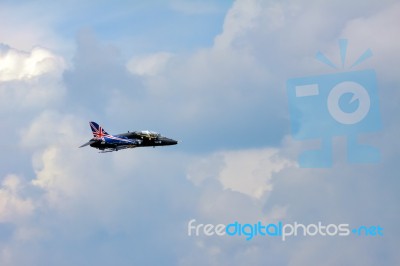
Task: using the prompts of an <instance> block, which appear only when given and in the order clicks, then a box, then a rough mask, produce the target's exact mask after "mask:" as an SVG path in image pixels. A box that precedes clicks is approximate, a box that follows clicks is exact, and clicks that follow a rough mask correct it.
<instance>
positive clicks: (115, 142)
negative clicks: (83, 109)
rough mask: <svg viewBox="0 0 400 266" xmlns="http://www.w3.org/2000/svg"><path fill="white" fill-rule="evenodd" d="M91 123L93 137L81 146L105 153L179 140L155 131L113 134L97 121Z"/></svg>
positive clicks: (160, 144) (171, 143) (168, 143)
mask: <svg viewBox="0 0 400 266" xmlns="http://www.w3.org/2000/svg"><path fill="white" fill-rule="evenodd" d="M89 125H90V128H91V129H92V132H93V138H92V139H90V140H89V141H88V142H86V143H85V144H83V145H81V146H80V147H79V148H82V147H85V146H87V145H90V147H93V148H96V149H99V150H100V152H102V153H103V152H113V151H118V150H123V149H129V148H136V147H151V146H153V147H155V146H167V145H175V144H178V141H176V140H173V139H170V138H166V137H163V136H161V135H160V134H158V133H157V132H153V131H148V130H142V131H133V132H129V131H128V132H127V133H122V134H117V135H111V134H108V133H107V132H106V131H105V130H104V128H103V127H101V126H99V125H98V124H97V123H96V122H89Z"/></svg>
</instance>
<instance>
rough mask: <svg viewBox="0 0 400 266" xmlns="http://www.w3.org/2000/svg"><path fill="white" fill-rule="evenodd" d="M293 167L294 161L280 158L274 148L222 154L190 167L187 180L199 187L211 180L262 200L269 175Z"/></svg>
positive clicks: (266, 191)
mask: <svg viewBox="0 0 400 266" xmlns="http://www.w3.org/2000/svg"><path fill="white" fill-rule="evenodd" d="M294 165H295V162H293V161H291V160H289V159H287V158H284V157H282V156H281V155H280V151H279V150H278V149H274V148H264V149H252V150H238V151H225V152H220V153H217V154H213V155H210V156H209V157H207V158H202V159H201V160H200V161H199V162H196V163H194V165H191V166H190V167H189V173H188V179H189V180H192V181H193V182H194V183H195V184H201V183H203V182H204V181H206V179H207V178H215V179H217V180H218V181H219V182H220V183H221V185H222V187H223V189H229V190H232V191H237V192H240V193H243V194H245V195H247V196H249V197H251V198H254V199H265V194H266V193H268V192H270V191H271V190H272V187H273V185H272V180H271V179H272V176H273V174H275V173H278V172H280V171H281V170H282V169H284V168H285V167H292V166H294Z"/></svg>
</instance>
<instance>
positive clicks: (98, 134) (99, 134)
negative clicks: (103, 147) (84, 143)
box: [89, 121, 109, 139]
mask: <svg viewBox="0 0 400 266" xmlns="http://www.w3.org/2000/svg"><path fill="white" fill-rule="evenodd" d="M89 125H90V129H91V130H92V133H93V137H94V138H95V139H101V138H103V137H104V136H106V135H109V134H108V133H107V132H106V131H105V130H104V128H102V127H101V126H99V124H97V123H96V122H93V121H92V122H89Z"/></svg>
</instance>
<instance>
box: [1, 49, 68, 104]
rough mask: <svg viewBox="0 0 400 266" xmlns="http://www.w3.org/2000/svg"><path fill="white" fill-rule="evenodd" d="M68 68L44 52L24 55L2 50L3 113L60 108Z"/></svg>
mask: <svg viewBox="0 0 400 266" xmlns="http://www.w3.org/2000/svg"><path fill="white" fill-rule="evenodd" d="M65 68H66V64H65V62H64V59H63V58H62V57H60V56H57V55H55V54H53V53H52V52H50V51H48V50H46V49H44V48H40V47H37V48H34V49H32V50H31V51H29V52H24V51H20V50H17V49H14V48H11V47H8V46H5V45H2V46H0V82H1V83H0V109H13V108H14V109H15V108H16V107H19V108H21V109H25V108H43V107H45V106H54V105H57V103H59V102H60V100H61V99H62V97H63V96H64V93H65V88H64V87H63V85H62V84H61V79H62V73H63V71H64V70H65ZM18 111H19V110H18Z"/></svg>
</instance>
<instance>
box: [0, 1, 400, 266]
mask: <svg viewBox="0 0 400 266" xmlns="http://www.w3.org/2000/svg"><path fill="white" fill-rule="evenodd" d="M399 14H400V5H399V3H397V2H396V1H391V0H386V1H373V0H371V1H352V2H351V3H349V2H348V1H324V2H322V1H313V0H307V1H302V2H301V3H299V2H298V1H281V2H280V1H258V0H249V1H244V0H237V1H181V0H176V1H175V0H171V1H141V2H129V1H117V2H113V3H110V2H109V1H96V3H95V2H94V1H63V2H57V3H56V2H51V1H45V0H42V1H34V2H31V1H3V2H2V3H1V4H0V43H2V45H1V46H0V117H1V121H2V130H1V132H0V136H1V139H3V143H2V144H1V149H2V151H3V152H2V153H1V154H0V162H1V163H0V265H12V266H14V265H16V266H19V265H160V264H163V265H266V264H268V265H270V264H273V265H321V264H322V265H377V264H381V265H398V264H399V263H400V256H399V253H398V252H397V250H398V246H399V241H398V237H399V233H400V231H399V229H398V226H397V225H398V223H399V219H400V217H399V206H398V202H399V195H398V192H397V190H398V189H397V188H398V185H399V181H398V175H397V174H396V173H397V167H396V166H397V164H398V157H399V152H398V151H399V148H400V147H399V142H398V141H397V140H398V133H399V130H400V128H399V123H398V121H399V120H398V118H397V114H398V113H399V111H400V110H399V106H398V100H399V97H400V93H399V90H398V88H399V85H400V79H399V75H398V69H399V68H398V65H399V62H400V51H399V49H400V48H399V47H400V38H399V36H400V35H399V29H398V26H397V25H399V22H400V21H399V18H400V16H399ZM342 38H345V39H347V40H348V50H347V55H348V57H347V58H348V62H353V61H354V60H356V59H357V58H358V57H359V56H360V55H361V54H362V53H363V52H364V51H365V50H366V49H371V51H372V52H373V57H371V58H369V59H368V60H366V61H365V62H363V63H362V64H360V65H359V66H357V67H355V68H354V69H353V70H354V71H359V70H364V69H374V70H375V72H376V75H377V85H378V93H379V103H380V114H381V119H382V124H383V127H382V130H380V131H378V132H373V133H370V134H364V135H362V136H360V137H361V140H362V141H364V142H366V143H370V144H372V145H374V146H375V147H377V148H378V149H379V150H380V152H381V155H382V160H381V161H380V162H379V163H375V164H349V163H348V162H347V160H346V138H345V136H337V137H335V138H334V139H333V147H334V148H333V166H332V167H331V168H324V169H313V168H311V169H304V168H299V165H298V163H297V158H298V156H299V154H300V153H301V151H304V150H307V149H309V148H312V147H315V146H316V145H318V143H317V142H316V141H314V142H313V141H309V142H302V141H295V140H294V139H293V137H292V136H291V135H290V113H289V106H288V104H289V101H288V95H287V94H286V81H287V80H288V79H289V78H293V77H303V76H315V75H323V74H335V73H337V70H335V69H332V68H329V67H328V66H326V65H323V64H322V63H321V62H319V61H318V60H315V54H316V53H317V52H318V51H321V52H323V53H324V54H326V55H327V57H329V58H330V59H331V60H332V61H333V62H334V63H340V53H339V48H338V40H339V39H342ZM340 71H347V69H346V68H345V69H344V70H340ZM92 120H93V121H96V122H98V123H99V124H101V125H102V126H104V127H105V129H106V130H107V131H108V132H109V133H121V132H125V131H128V130H142V129H148V130H154V131H158V132H160V133H162V134H164V135H166V136H168V137H172V138H175V139H178V140H179V141H180V143H179V144H178V145H177V146H173V147H163V148H157V149H144V148H143V149H134V150H124V151H119V152H115V153H108V154H98V153H97V151H96V150H94V149H91V148H88V147H87V148H85V149H78V148H77V147H78V146H79V145H81V144H82V143H84V142H86V141H87V140H88V139H89V138H90V137H91V134H90V129H89V126H88V121H92ZM191 219H196V220H197V221H198V223H214V224H219V223H230V222H233V221H241V222H250V223H256V222H258V221H264V222H266V223H267V222H277V221H283V222H288V223H289V222H294V221H298V222H303V223H316V222H318V221H322V222H325V223H349V224H352V225H380V226H382V227H384V228H385V229H384V230H385V231H384V232H385V235H384V236H383V237H375V238H368V237H361V238H356V237H348V238H341V237H332V238H326V237H298V238H292V239H290V241H285V242H282V241H280V240H277V239H269V238H255V239H253V240H251V241H246V240H245V239H243V238H241V237H206V236H204V235H203V236H199V237H189V236H188V235H187V229H188V228H187V225H188V222H189V221H190V220H191ZM332 251H334V252H332Z"/></svg>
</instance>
